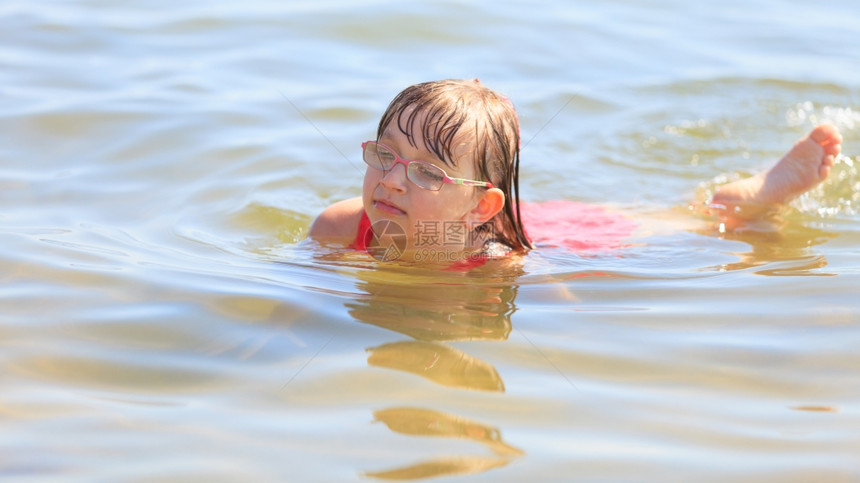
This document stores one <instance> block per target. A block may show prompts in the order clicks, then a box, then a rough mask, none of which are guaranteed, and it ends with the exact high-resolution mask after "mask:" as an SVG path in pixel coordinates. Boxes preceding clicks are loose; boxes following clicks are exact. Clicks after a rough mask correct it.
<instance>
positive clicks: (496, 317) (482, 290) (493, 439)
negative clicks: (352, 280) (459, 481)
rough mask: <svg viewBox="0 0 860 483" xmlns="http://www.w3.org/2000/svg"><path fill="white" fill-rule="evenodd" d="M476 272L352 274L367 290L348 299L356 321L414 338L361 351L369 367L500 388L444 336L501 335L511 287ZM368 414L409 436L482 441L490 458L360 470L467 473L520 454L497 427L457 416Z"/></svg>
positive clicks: (390, 474)
mask: <svg viewBox="0 0 860 483" xmlns="http://www.w3.org/2000/svg"><path fill="white" fill-rule="evenodd" d="M509 272H510V271H508V272H507V273H506V277H505V278H504V279H501V278H493V277H487V276H484V277H481V276H480V275H477V274H476V273H467V274H463V273H445V272H442V273H440V272H435V273H433V274H428V275H425V276H424V277H423V278H422V277H421V276H419V275H416V274H415V272H414V270H413V271H412V272H411V273H410V274H406V273H400V272H395V271H387V270H386V271H385V272H383V271H382V270H376V271H374V270H367V271H361V272H359V273H357V274H356V275H357V277H359V279H360V282H359V283H358V286H359V288H360V289H361V290H362V292H364V293H365V294H367V296H366V297H362V298H357V299H354V300H351V301H349V302H347V303H346V306H347V308H348V309H349V313H350V314H351V315H352V316H353V317H355V318H356V319H358V320H359V321H361V322H364V323H367V324H372V325H376V326H378V327H382V328H385V329H388V330H391V331H394V332H398V333H400V334H404V335H407V336H409V337H411V338H412V339H414V340H407V341H398V342H392V343H387V344H383V345H380V346H377V347H372V348H369V349H367V351H368V354H369V355H368V357H367V362H368V364H369V365H371V366H376V367H384V368H388V369H394V370H399V371H403V372H407V373H409V374H414V375H417V376H420V377H423V378H425V379H427V380H429V381H432V382H434V383H436V384H439V385H442V386H447V387H455V388H459V389H471V390H481V391H490V392H504V390H505V385H504V382H503V381H502V378H501V377H500V376H499V373H498V372H497V371H496V368H495V367H493V365H492V364H490V363H489V362H486V361H483V360H481V359H478V358H476V357H474V356H472V355H470V354H467V353H465V352H463V351H461V350H459V349H455V348H453V347H450V346H448V345H446V344H444V342H446V341H468V340H496V341H504V340H507V338H508V336H509V334H510V332H511V319H510V317H511V314H512V313H513V312H514V311H515V306H514V299H515V298H516V291H517V288H516V286H515V285H513V284H512V283H511V282H510V281H509V280H510V279H509V278H508V277H510V276H511V274H510V273H509ZM374 419H375V420H376V421H381V422H383V423H385V425H386V426H387V427H388V428H389V429H390V430H391V431H394V432H396V433H401V434H406V435H410V436H424V437H448V438H457V439H467V440H471V441H475V442H478V443H481V444H483V445H485V446H486V447H487V448H489V449H490V450H492V451H493V453H494V456H492V457H478V456H472V455H457V456H451V457H444V458H437V459H432V460H426V461H421V462H418V463H415V464H411V465H409V466H405V467H401V468H396V469H392V470H386V471H377V472H367V473H364V475H365V476H369V477H373V478H379V479H386V480H407V479H417V478H428V477H434V476H443V475H453V474H469V473H478V472H482V471H487V470H489V469H492V468H498V467H500V466H504V465H506V464H507V463H508V462H509V461H510V460H511V458H514V457H517V456H520V455H522V454H523V452H522V451H521V450H519V449H517V448H514V447H513V446H510V445H508V444H507V443H504V442H503V441H502V440H501V436H500V435H499V430H498V429H496V428H493V427H490V426H485V425H483V424H480V423H476V422H473V421H469V420H466V419H464V418H461V417H459V416H456V415H452V414H447V413H442V412H438V411H433V410H429V409H418V408H392V409H384V410H380V411H376V412H375V413H374Z"/></svg>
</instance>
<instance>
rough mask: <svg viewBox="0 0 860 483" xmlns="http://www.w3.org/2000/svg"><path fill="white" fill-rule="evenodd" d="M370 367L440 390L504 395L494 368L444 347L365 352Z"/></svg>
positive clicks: (411, 345)
mask: <svg viewBox="0 0 860 483" xmlns="http://www.w3.org/2000/svg"><path fill="white" fill-rule="evenodd" d="M368 352H370V355H369V356H368V358H367V363H368V364H370V365H371V366H376V367H386V368H389V369H397V370H401V371H404V372H409V373H412V374H415V375H416V376H421V377H424V378H427V379H429V380H431V381H433V382H435V383H437V384H441V385H443V386H451V387H460V388H463V389H481V390H484V391H504V390H505V384H504V383H503V382H502V378H501V377H499V373H498V372H496V368H495V367H493V366H492V365H490V364H488V363H486V362H484V361H482V360H480V359H477V358H475V357H472V356H470V355H468V354H466V353H464V352H462V351H459V350H457V349H454V348H452V347H448V346H446V345H444V344H436V343H433V342H422V341H403V342H393V343H390V344H385V345H381V346H379V347H375V348H372V349H368Z"/></svg>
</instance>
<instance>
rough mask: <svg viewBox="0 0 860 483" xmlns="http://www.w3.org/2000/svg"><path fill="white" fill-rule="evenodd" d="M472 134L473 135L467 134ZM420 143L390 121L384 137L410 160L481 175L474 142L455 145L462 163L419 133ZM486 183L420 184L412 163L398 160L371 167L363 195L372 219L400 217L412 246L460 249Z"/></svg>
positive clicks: (461, 174)
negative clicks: (441, 154)
mask: <svg viewBox="0 0 860 483" xmlns="http://www.w3.org/2000/svg"><path fill="white" fill-rule="evenodd" d="M466 139H468V138H466ZM416 141H417V142H416V144H417V145H418V146H419V147H418V148H416V147H414V146H412V145H411V144H410V143H409V140H408V139H407V137H406V135H405V134H403V133H402V132H401V131H400V129H398V128H397V127H396V126H395V127H389V128H388V129H386V130H385V132H384V134H383V136H382V138H380V139H379V142H380V143H383V144H385V145H386V146H388V147H389V148H391V149H392V150H394V151H395V152H396V153H397V155H398V156H400V157H401V158H403V159H406V160H410V161H412V160H415V161H424V162H427V163H431V164H433V165H436V166H438V167H440V168H442V169H443V170H445V172H446V173H447V174H448V176H450V177H455V178H468V179H475V171H476V170H475V167H474V166H473V163H472V161H471V156H470V154H471V146H470V143H463V144H460V145H457V146H455V148H454V150H453V151H454V152H453V155H454V157H455V159H456V161H457V167H456V168H453V167H450V166H447V165H446V164H445V163H444V162H442V160H440V159H439V158H437V157H436V156H435V155H434V154H433V153H431V152H430V151H428V150H427V149H426V148H425V147H424V140H423V139H420V138H419V139H416ZM483 190H484V188H476V187H473V186H462V185H454V184H451V183H445V184H444V185H443V186H442V189H440V190H439V191H430V190H426V189H424V188H420V187H419V186H417V185H416V184H414V183H412V182H411V181H410V180H409V179H408V178H407V177H406V167H405V166H403V165H402V164H396V165H395V166H394V167H393V168H392V169H391V170H389V171H387V172H386V171H382V170H379V169H375V168H371V167H368V168H367V171H366V173H365V175H364V187H363V190H362V200H363V203H364V210H365V212H366V213H367V216H368V218H369V219H370V222H371V223H375V222H377V221H379V220H390V221H393V222H396V223H397V224H398V225H400V227H401V228H403V230H404V231H405V232H406V234H407V236H408V239H409V245H408V246H409V247H413V248H418V249H421V248H432V249H446V250H449V251H450V250H456V249H463V248H464V243H463V242H465V244H466V245H468V242H469V241H470V240H469V233H470V232H471V228H473V227H472V226H470V224H469V223H470V221H471V218H470V217H469V214H470V212H471V211H472V209H473V208H475V206H476V204H477V202H478V200H479V199H480V194H481V191H483Z"/></svg>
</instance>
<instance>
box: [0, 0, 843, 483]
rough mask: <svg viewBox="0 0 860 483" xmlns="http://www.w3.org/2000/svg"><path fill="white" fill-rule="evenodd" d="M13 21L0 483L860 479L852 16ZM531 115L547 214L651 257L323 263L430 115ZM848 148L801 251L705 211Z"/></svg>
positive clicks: (430, 7) (489, 11)
mask: <svg viewBox="0 0 860 483" xmlns="http://www.w3.org/2000/svg"><path fill="white" fill-rule="evenodd" d="M650 3H651V4H650V5H644V4H643V5H640V4H637V3H635V2H625V1H610V2H602V3H600V4H589V3H586V2H578V3H573V4H570V5H564V4H563V3H556V4H547V5H536V4H530V3H526V2H522V3H515V2H510V3H507V4H497V3H494V2H486V1H482V2H470V3H466V2H431V1H420V2H410V3H401V4H394V3H390V2H381V1H371V0H364V1H361V2H352V3H350V4H348V5H344V4H343V3H342V2H330V1H318V2H274V1H269V2H267V1H258V2H240V3H235V2H231V3H228V2H185V3H176V2H171V3H168V2H158V1H146V2H144V1H127V2H122V4H121V5H120V4H117V3H114V2H105V1H96V0H90V1H85V0H73V1H57V0H54V1H50V0H46V1H39V2H30V1H26V2H25V1H21V0H7V1H6V2H4V3H3V4H2V5H0V132H2V133H3V135H2V138H0V240H2V247H3V250H2V253H0V266H2V269H0V280H2V281H3V285H2V288H0V368H2V374H3V376H2V384H0V428H2V435H3V436H2V439H0V476H2V477H4V478H8V479H10V480H20V479H22V478H25V477H30V478H35V479H54V478H56V479H64V480H65V479H68V480H81V481H91V480H93V479H100V480H134V479H146V480H152V479H156V480H157V479H165V480H186V479H201V480H202V479H206V480H212V479H214V480H238V479H243V480H251V479H253V480H264V481H265V480H281V481H351V480H408V479H419V478H432V477H436V478H452V477H458V478H459V479H463V480H475V481H484V480H492V481H568V480H588V481H593V480H617V481H636V480H649V481H692V480H696V481H700V480H714V481H724V480H727V479H741V480H757V481H791V480H796V481H811V480H816V481H834V480H853V479H857V478H860V463H858V458H857V455H858V454H860V437H858V434H860V390H858V388H860V375H858V372H857V368H858V367H860V355H858V352H857V350H856V347H857V346H858V344H860V304H858V302H857V293H858V289H857V287H858V285H860V283H858V282H860V275H858V268H857V267H858V266H860V252H858V246H860V214H858V213H860V194H858V193H860V175H858V173H857V169H858V166H857V163H860V158H858V153H860V143H858V137H857V132H858V131H857V127H858V123H860V81H858V79H860V75H858V74H860V68H858V66H860V50H858V47H857V38H860V35H858V34H860V13H858V11H857V9H856V6H855V5H854V4H853V3H851V2H848V1H844V2H827V3H826V4H809V3H806V2H799V1H788V2H775V1H767V0H756V1H754V2H752V3H750V2H736V1H726V2H717V3H716V4H696V3H691V2H680V1H677V0H671V1H664V2H650ZM448 77H463V78H470V77H479V78H481V79H482V80H483V81H484V82H485V83H486V84H488V85H490V86H491V87H494V88H496V89H498V90H500V91H502V92H504V93H506V94H508V95H510V96H511V98H512V99H513V100H514V102H515V104H516V105H517V108H518V110H519V112H520V118H521V121H522V124H523V138H524V148H523V174H522V181H521V183H522V189H523V192H524V196H525V197H526V198H527V199H529V200H534V201H544V200H555V199H566V200H573V201H579V202H587V203H594V204H600V205H604V206H610V207H612V208H613V209H617V210H620V211H622V212H624V213H626V214H628V215H629V216H631V217H633V218H635V219H636V220H637V221H638V222H639V223H640V229H639V232H638V233H637V236H636V237H635V238H634V239H632V240H630V241H629V244H628V246H627V247H625V248H622V249H618V250H615V251H612V252H609V253H598V254H574V253H570V252H565V251H562V250H554V249H545V250H538V251H536V252H532V253H531V254H530V255H528V257H527V259H526V262H525V265H524V266H523V267H522V268H521V269H518V270H514V269H511V268H504V267H493V266H490V267H486V268H485V269H482V270H479V271H475V272H472V273H469V274H452V273H447V272H446V273H441V274H440V273H438V272H433V271H429V270H423V269H417V268H412V269H404V268H403V267H401V266H398V265H396V264H385V263H377V262H375V261H373V260H371V259H369V258H368V257H364V256H362V255H359V254H349V253H347V254H344V253H342V252H340V251H338V250H335V249H328V248H324V247H319V246H316V245H314V244H311V243H306V242H302V240H303V239H304V237H305V234H306V232H307V229H308V226H309V224H310V221H311V220H312V219H313V217H314V216H315V215H316V214H317V213H318V212H319V211H320V210H322V209H323V208H324V207H325V206H326V205H327V204H329V203H331V202H333V201H336V200H339V199H343V198H346V197H349V196H355V195H358V194H359V193H360V184H361V177H362V173H363V168H362V167H361V161H360V159H359V156H358V151H359V150H358V146H359V144H360V142H362V141H364V140H365V139H369V138H371V137H373V134H374V132H375V127H376V122H377V120H378V116H379V115H380V114H381V112H382V110H383V109H384V107H385V105H387V103H388V101H389V100H390V99H391V98H392V97H393V96H394V95H395V94H396V93H397V92H398V91H399V90H400V89H402V88H403V87H405V86H406V85H409V84H412V83H415V82H419V81H424V80H429V79H438V78H448ZM822 121H829V122H832V123H835V124H836V125H837V126H838V127H839V128H840V129H841V130H842V132H843V135H844V136H845V142H844V145H843V150H844V156H843V157H841V159H840V160H839V162H838V164H837V166H836V167H835V169H834V173H833V175H832V176H831V179H830V180H828V181H827V182H826V183H825V184H824V185H822V186H821V187H820V188H817V189H816V190H814V191H813V192H811V193H809V194H808V195H805V196H804V197H802V198H801V199H799V200H797V201H796V202H795V203H794V204H793V205H792V207H791V209H790V210H789V211H788V212H787V213H786V214H785V216H784V223H783V225H782V226H781V228H780V229H779V230H776V231H774V230H771V231H745V232H739V233H720V232H719V230H718V229H717V228H716V227H714V226H711V225H712V223H711V222H710V220H706V219H702V218H700V217H697V216H696V215H694V214H691V213H689V212H688V210H687V206H688V204H689V203H690V202H691V201H696V200H701V199H705V197H706V196H707V195H708V193H709V192H711V191H712V190H713V189H714V188H715V187H716V186H718V185H719V184H720V183H723V182H725V181H726V180H730V179H735V178H738V177H742V176H746V175H748V174H750V173H752V172H755V171H756V170H758V169H761V168H762V167H764V166H767V165H768V164H769V163H770V162H772V161H773V160H774V159H777V158H778V157H779V156H780V155H781V154H782V153H783V152H784V151H785V150H786V149H787V148H788V147H789V146H790V145H791V143H792V142H793V141H794V140H796V139H797V138H798V137H799V136H801V135H802V134H803V133H805V132H806V131H808V130H809V129H810V127H811V126H813V125H814V124H816V123H818V122H822Z"/></svg>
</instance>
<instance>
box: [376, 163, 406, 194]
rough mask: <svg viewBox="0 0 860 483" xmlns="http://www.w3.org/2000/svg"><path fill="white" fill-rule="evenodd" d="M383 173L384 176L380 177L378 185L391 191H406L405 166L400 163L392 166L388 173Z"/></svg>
mask: <svg viewBox="0 0 860 483" xmlns="http://www.w3.org/2000/svg"><path fill="white" fill-rule="evenodd" d="M398 168H402V169H398ZM383 173H384V174H383V175H382V179H381V180H380V181H379V183H380V184H382V185H384V186H385V187H386V188H388V189H391V190H397V191H405V190H406V183H407V178H406V165H404V164H402V163H397V164H395V165H394V166H392V167H391V169H389V170H388V171H383Z"/></svg>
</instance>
